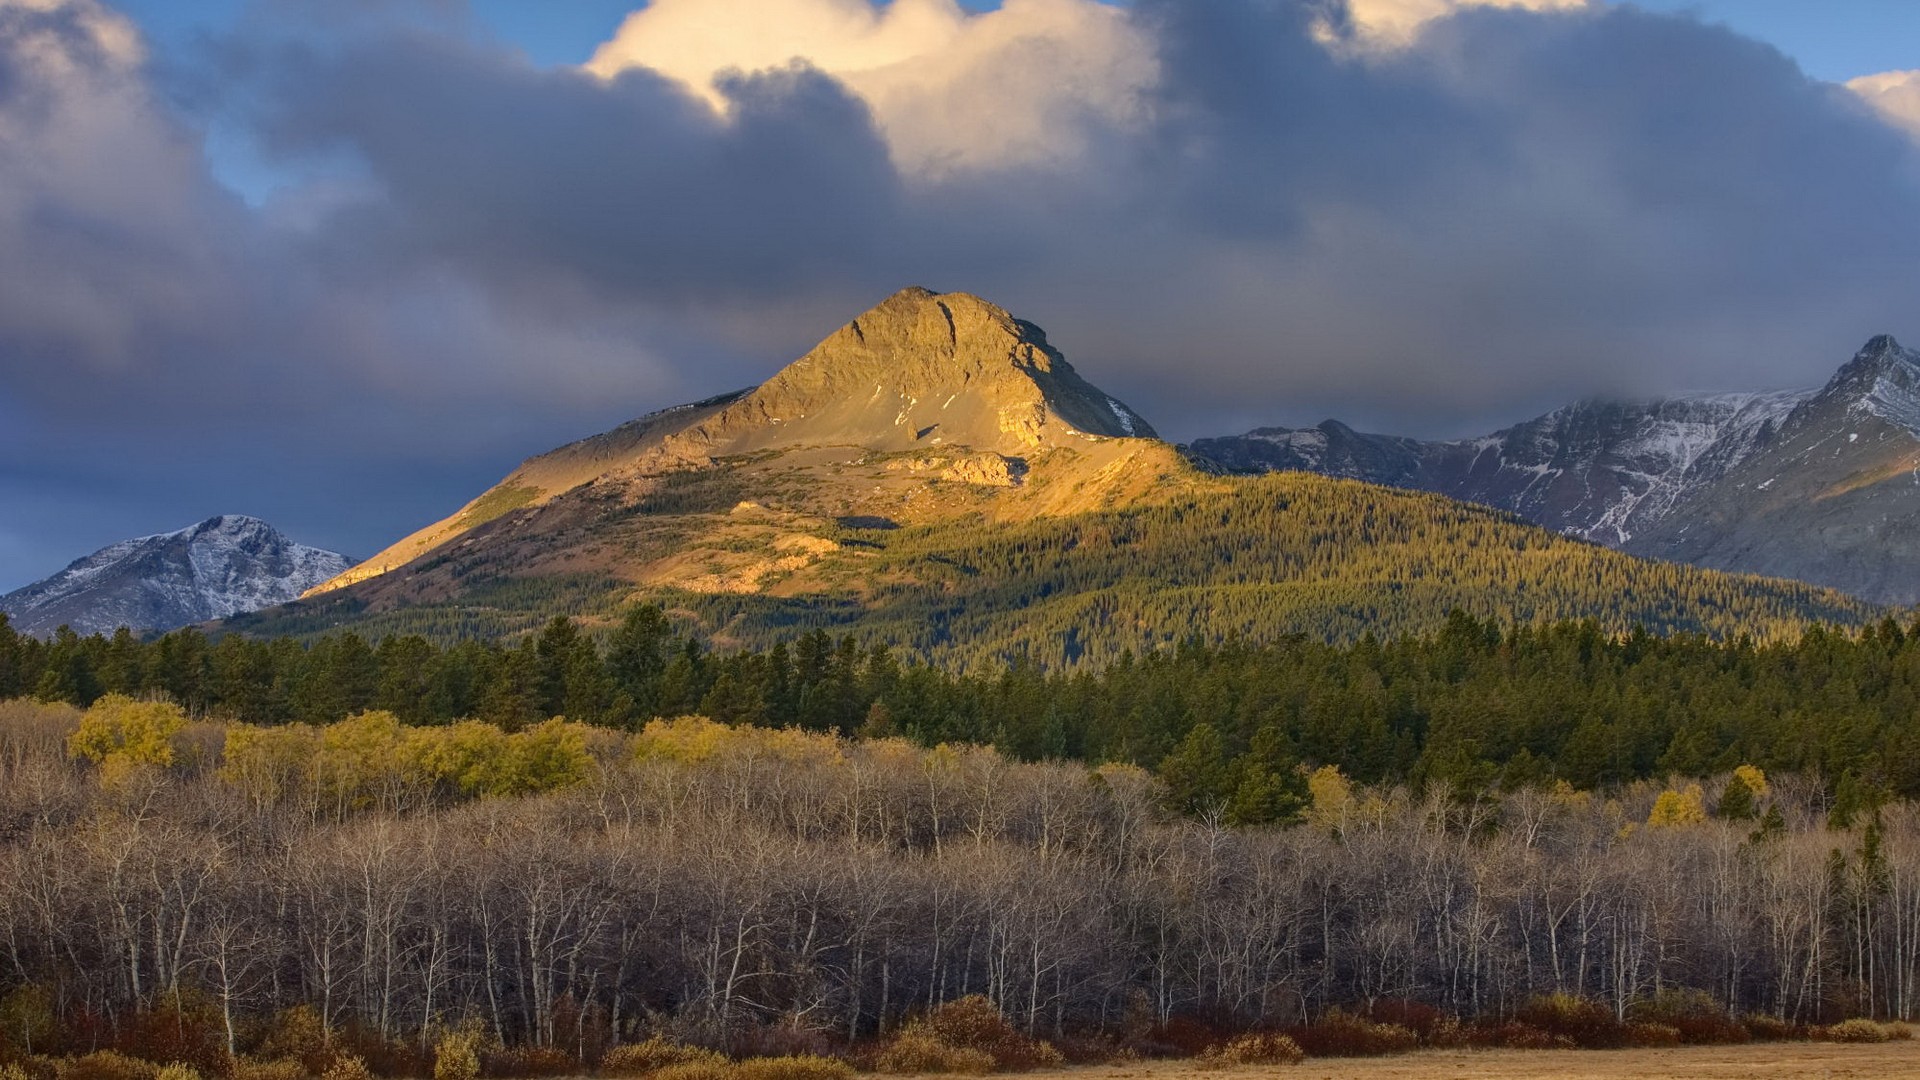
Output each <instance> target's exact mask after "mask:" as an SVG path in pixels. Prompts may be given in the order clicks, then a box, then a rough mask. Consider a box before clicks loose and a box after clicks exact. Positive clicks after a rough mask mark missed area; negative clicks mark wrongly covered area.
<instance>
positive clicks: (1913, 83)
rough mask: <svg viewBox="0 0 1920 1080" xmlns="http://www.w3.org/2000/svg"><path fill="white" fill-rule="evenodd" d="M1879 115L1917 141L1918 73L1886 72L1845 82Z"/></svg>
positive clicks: (1919, 111) (1919, 114)
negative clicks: (1910, 134)
mask: <svg viewBox="0 0 1920 1080" xmlns="http://www.w3.org/2000/svg"><path fill="white" fill-rule="evenodd" d="M1847 89H1849V90H1852V91H1853V92H1854V93H1856V94H1859V95H1860V97H1861V99H1862V100H1864V101H1865V102H1866V103H1867V104H1869V105H1871V106H1873V107H1874V109H1875V110H1877V111H1878V112H1879V113H1880V115H1881V116H1884V117H1886V118H1887V120H1889V121H1891V122H1892V123H1894V124H1896V125H1898V126H1899V127H1901V128H1903V129H1904V130H1906V131H1908V132H1911V133H1912V134H1913V135H1914V136H1915V137H1917V138H1920V71H1888V72H1883V73H1881V74H1879V75H1864V76H1862V77H1860V78H1858V79H1854V80H1853V81H1851V82H1849V83H1847Z"/></svg>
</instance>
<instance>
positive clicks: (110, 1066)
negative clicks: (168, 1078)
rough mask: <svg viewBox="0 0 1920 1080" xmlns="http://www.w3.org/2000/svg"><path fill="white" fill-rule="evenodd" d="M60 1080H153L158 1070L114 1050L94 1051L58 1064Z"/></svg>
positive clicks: (151, 1065) (149, 1064) (147, 1063)
mask: <svg viewBox="0 0 1920 1080" xmlns="http://www.w3.org/2000/svg"><path fill="white" fill-rule="evenodd" d="M59 1068H60V1073H59V1075H60V1080H155V1076H156V1074H158V1073H159V1071H160V1070H159V1068H158V1067H156V1066H155V1065H154V1064H153V1063H151V1062H147V1061H141V1060H140V1059H139V1058H133V1057H128V1056H127V1055H125V1054H122V1053H120V1052H118V1051H115V1050H96V1051H94V1052H93V1053H91V1054H87V1055H86V1056H84V1057H77V1058H68V1059H67V1060H65V1061H63V1062H61V1063H60V1066H59Z"/></svg>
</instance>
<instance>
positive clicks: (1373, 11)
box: [1320, 0, 1595, 48]
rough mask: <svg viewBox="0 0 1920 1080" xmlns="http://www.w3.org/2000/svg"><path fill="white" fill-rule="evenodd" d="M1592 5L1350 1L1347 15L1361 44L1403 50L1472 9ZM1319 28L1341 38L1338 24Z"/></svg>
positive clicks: (1580, 1)
mask: <svg viewBox="0 0 1920 1080" xmlns="http://www.w3.org/2000/svg"><path fill="white" fill-rule="evenodd" d="M1593 6H1595V4H1594V2H1593V0H1349V2H1348V3H1347V4H1346V13H1347V18H1348V20H1349V26H1350V27H1351V30H1352V32H1353V34H1354V35H1355V36H1356V37H1357V38H1358V39H1359V40H1360V42H1361V43H1362V44H1364V45H1366V46H1368V47H1376V48H1377V47H1385V48H1405V47H1406V46H1408V45H1411V44H1413V42H1414V40H1415V39H1416V38H1418V37H1419V35H1420V31H1421V30H1422V29H1424V28H1425V27H1426V26H1427V24H1429V23H1431V22H1434V21H1435V20H1437V19H1443V18H1446V17H1447V16H1449V15H1453V14H1455V13H1457V12H1460V11H1465V10H1468V9H1471V8H1511V9H1516V10H1522V11H1568V10H1574V9H1579V8H1591V7H1593ZM1322 27H1323V28H1322V29H1321V30H1320V33H1321V34H1322V35H1323V36H1329V37H1334V38H1338V37H1339V36H1340V30H1339V28H1338V27H1337V25H1335V24H1333V23H1327V24H1322Z"/></svg>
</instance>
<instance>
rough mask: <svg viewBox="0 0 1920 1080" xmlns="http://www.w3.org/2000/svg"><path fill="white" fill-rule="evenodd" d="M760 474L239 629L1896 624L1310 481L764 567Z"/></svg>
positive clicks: (817, 553) (1438, 504)
mask: <svg viewBox="0 0 1920 1080" xmlns="http://www.w3.org/2000/svg"><path fill="white" fill-rule="evenodd" d="M1063 452H1064V451H1063ZM746 467H747V466H745V465H740V466H715V467H713V468H710V469H707V470H704V471H701V472H696V473H682V474H677V476H678V479H677V480H676V481H675V486H674V487H673V489H672V492H671V493H670V494H668V493H656V494H654V495H651V496H648V497H647V498H646V499H643V500H642V501H641V502H640V503H638V504H636V505H635V506H634V507H618V506H614V505H612V504H611V503H608V502H606V501H605V500H601V502H600V503H599V504H597V506H598V508H597V509H594V510H593V511H592V513H591V514H589V517H593V516H594V515H605V516H606V518H607V520H598V519H597V518H596V519H595V520H597V522H598V523H597V524H583V523H582V522H581V521H577V520H575V518H577V517H578V516H579V515H580V514H581V513H585V512H586V511H585V509H584V508H583V506H580V505H575V503H585V502H590V501H591V500H590V499H589V494H590V493H583V494H581V495H579V496H577V497H575V498H574V502H566V501H562V502H560V503H555V504H551V505H549V506H548V507H545V508H542V509H540V510H539V511H529V513H530V514H534V515H535V516H536V517H538V516H540V515H547V516H557V517H560V518H563V519H564V520H565V522H566V523H567V525H566V527H565V528H564V529H563V528H561V527H560V526H559V525H554V524H549V525H544V526H543V525H538V524H537V523H535V518H529V519H527V520H528V522H529V524H527V525H526V527H525V528H524V529H520V528H515V529H510V530H508V531H509V532H512V533H513V536H514V537H519V539H514V538H512V537H508V538H505V539H501V540H498V541H496V542H493V543H491V544H487V543H478V542H476V546H475V547H474V548H473V549H471V550H469V549H467V548H464V547H456V548H455V549H453V550H449V551H448V552H446V553H445V554H444V555H438V556H433V557H430V558H427V559H425V560H423V561H422V562H420V563H418V564H416V565H415V566H413V567H412V568H411V569H409V570H407V571H405V572H399V571H396V572H395V573H393V574H389V575H387V577H385V578H380V579H375V580H374V581H370V582H367V583H365V584H364V585H360V586H356V587H355V588H353V589H348V590H346V591H344V592H336V593H331V594H328V595H326V596H321V597H316V598H313V599H311V600H307V601H303V602H301V603H299V604H295V605H291V606H288V607H283V608H277V609H273V610H271V611H269V612H266V613H262V614H260V615H254V616H245V617H242V618H240V619H237V620H234V621H233V622H231V623H230V624H229V625H230V627H231V628H232V629H234V630H238V631H241V632H246V633H250V634H254V635H258V636H274V635H293V636H299V637H302V638H304V639H308V640H311V639H314V638H317V637H319V636H321V635H322V634H325V633H327V632H330V631H333V630H338V629H352V630H355V631H357V632H358V633H360V634H362V635H363V636H367V637H369V638H373V637H385V636H389V635H403V636H404V635H419V636H421V637H424V638H426V639H428V640H430V641H435V642H439V643H442V644H450V643H453V642H457V641H461V640H465V639H468V638H475V637H482V638H501V637H512V636H515V635H518V634H523V633H527V632H531V631H537V630H538V629H539V628H540V627H541V626H542V625H543V624H544V623H545V622H546V621H547V620H548V619H549V618H551V617H552V616H554V615H556V614H560V615H569V616H575V617H579V618H581V619H582V620H583V621H584V622H585V623H587V624H588V625H589V626H590V627H591V626H605V625H608V624H611V623H612V622H614V621H615V620H617V619H618V618H619V617H620V612H622V611H623V610H625V609H626V608H627V607H629V606H631V604H632V603H634V602H636V601H647V602H656V603H658V604H659V605H661V606H662V607H665V608H667V609H669V610H672V611H674V612H675V613H676V614H678V615H679V616H681V617H683V618H685V619H688V620H690V621H691V622H692V623H693V625H694V626H695V627H697V628H698V629H699V630H701V631H702V632H703V634H704V635H705V636H707V637H709V638H711V639H713V640H716V641H718V642H721V643H723V644H727V645H748V646H756V647H766V646H770V645H772V644H774V643H776V642H780V641H791V640H792V639H793V638H794V637H796V636H797V635H798V634H800V633H803V632H805V631H807V630H810V629H825V630H828V631H831V632H833V633H836V634H839V633H846V632H852V633H856V634H858V635H859V636H860V637H861V638H862V639H863V640H865V641H870V642H874V643H880V644H885V645H888V646H890V647H892V648H894V649H896V650H897V651H899V652H900V653H901V654H902V655H904V656H909V657H912V658H914V659H919V660H928V661H933V662H938V663H940V664H941V665H943V666H947V667H960V668H967V669H971V670H976V671H995V670H998V669H1000V668H1002V667H1004V666H1006V665H1007V664H1008V663H1011V662H1017V661H1032V662H1034V663H1037V664H1039V665H1041V666H1044V667H1047V668H1049V669H1051V668H1059V667H1068V666H1077V665H1081V664H1089V665H1095V666H1098V665H1104V664H1107V663H1112V662H1114V661H1115V660H1117V659H1119V658H1120V657H1121V656H1122V655H1123V654H1126V653H1129V652H1131V653H1133V654H1135V655H1142V654H1145V653H1148V652H1152V651H1155V650H1157V649H1162V648H1165V647H1167V646H1170V645H1173V644H1176V643H1178V642H1181V641H1183V640H1185V639H1187V638H1190V637H1192V638H1197V639H1199V640H1201V641H1203V642H1206V643H1209V644H1219V643H1224V642H1227V641H1239V642H1245V643H1252V644H1264V643H1269V642H1274V641H1279V640H1282V639H1284V638H1286V637H1288V636H1290V635H1294V634H1306V635H1309V636H1312V637H1317V638H1326V639H1328V640H1334V641H1352V640H1356V639H1358V638H1360V637H1361V636H1363V635H1365V634H1369V633H1371V634H1375V635H1378V636H1381V637H1397V636H1402V635H1407V634H1425V633H1431V632H1433V631H1435V630H1438V629H1439V628H1440V627H1441V626H1442V625H1443V624H1444V623H1445V621H1446V618H1447V615H1448V613H1449V612H1451V611H1454V610H1456V609H1457V610H1461V611H1466V612H1468V613H1470V614H1472V615H1474V616H1475V617H1476V618H1481V619H1494V620H1497V621H1500V622H1501V623H1503V624H1504V623H1517V624H1522V625H1541V624H1545V623H1550V622H1555V621H1561V620H1568V619H1582V618H1591V619H1594V620H1596V621H1597V622H1598V623H1599V625H1600V626H1601V628H1602V629H1603V630H1606V631H1609V632H1619V633H1624V632H1626V631H1628V630H1629V629H1631V628H1633V627H1635V626H1640V627H1644V628H1646V629H1647V630H1649V631H1651V632H1654V633H1667V632H1689V633H1704V634H1709V635H1712V636H1715V637H1719V638H1724V639H1732V638H1734V637H1736V636H1738V635H1741V634H1748V635H1752V636H1754V637H1756V638H1758V639H1761V640H1776V639H1781V638H1791V637H1795V636H1797V635H1798V634H1799V633H1800V631H1801V630H1803V629H1804V628H1805V627H1807V626H1808V625H1810V624H1813V623H1838V624H1844V625H1854V626H1857V625H1860V624H1862V623H1864V622H1866V621H1870V620H1872V619H1876V618H1878V617H1880V616H1879V613H1878V610H1877V609H1875V608H1873V607H1872V606H1870V605H1866V604H1862V603H1859V602H1857V601H1854V600H1852V599H1850V598H1847V597H1845V596H1842V595H1840V594H1838V593H1833V592H1829V591H1826V590H1822V589H1818V588H1814V587H1812V586H1807V585H1802V584H1799V583H1794V582H1785V581H1775V580H1769V579H1764V578H1754V577H1740V576H1734V575H1728V574H1722V573H1717V572H1714V571H1708V570H1701V569H1698V568H1695V567H1689V566H1682V565H1677V564H1671V563H1656V562H1648V561H1644V560H1639V559H1634V558H1631V557H1628V556H1625V555H1621V554H1619V553H1617V552H1613V551H1609V550H1607V549H1604V548H1601V547H1598V546H1595V545H1591V544H1587V543H1584V542H1581V541H1578V540H1571V539H1568V538H1566V537H1562V536H1558V535H1556V534H1553V533H1549V532H1547V531H1545V530H1543V529H1539V528H1537V527H1534V526H1531V525H1527V524H1525V523H1523V522H1521V521H1520V520H1518V519H1517V518H1513V517H1511V516H1509V515H1506V514H1503V513H1499V512H1497V511H1493V510H1488V509H1486V508H1484V507H1476V506H1471V505H1468V504H1465V503H1458V502H1453V501H1450V500H1447V499H1444V498H1441V497H1439V496H1434V495H1426V494H1421V493H1416V492H1406V491H1396V490H1391V489H1387V488H1379V487H1372V486H1368V485H1365V484H1358V483H1353V482H1350V481H1342V480H1332V479H1328V478H1325V477H1318V476H1311V475H1307V474H1301V473H1288V474H1277V475H1273V476H1266V477H1259V478H1251V479H1238V480H1234V481H1232V482H1230V483H1227V484H1226V486H1224V487H1217V488H1215V487H1207V488H1202V489H1200V490H1189V491H1187V493H1185V494H1178V495H1176V496H1175V497H1171V498H1166V499H1163V500H1160V501H1151V502H1145V503H1141V502H1136V503H1131V504H1129V505H1125V506H1120V507H1115V508H1111V509H1105V510H1097V511H1089V512H1085V513H1075V514H1067V515H1038V516H1031V517H1023V518H1021V519H1018V520H1012V521H1007V520H992V519H990V518H988V517H986V516H984V515H974V516H963V517H959V518H941V519H938V520H934V521H931V522H927V523H922V524H909V525H903V526H899V527H892V525H891V523H889V522H885V521H881V520H868V519H861V518H849V519H841V520H838V521H829V522H818V523H816V524H817V525H818V528H817V529H814V531H812V532H808V533H807V534H806V537H807V543H808V544H809V545H811V546H808V547H806V548H805V552H806V554H805V555H804V556H800V555H793V556H789V557H788V558H787V559H785V560H784V561H781V562H778V563H776V564H764V563H757V562H753V559H757V558H758V557H757V556H753V557H752V558H749V555H750V553H751V552H754V551H758V550H760V548H761V547H763V546H765V545H766V544H769V543H774V544H778V543H781V542H787V543H789V545H790V547H791V546H792V545H793V544H796V543H798V542H797V541H791V537H793V536H797V535H800V534H799V533H795V532H793V531H792V530H793V529H796V528H800V527H801V526H798V525H795V524H794V523H792V522H786V523H784V524H782V525H781V526H780V528H781V529H782V530H785V531H784V532H782V533H781V535H783V536H786V537H788V538H789V540H788V541H778V540H769V539H768V537H767V536H766V535H762V534H763V533H766V532H767V531H768V529H769V528H771V527H770V526H761V525H755V524H753V523H752V522H748V523H744V524H743V522H742V520H741V518H742V516H743V515H742V514H741V513H739V512H737V507H738V506H739V505H742V504H739V503H738V500H739V499H741V498H743V497H745V495H746V492H747V490H748V489H747V488H745V487H742V486H741V485H740V484H739V483H736V482H733V481H732V480H731V474H732V470H733V469H735V468H739V469H744V468H746ZM794 482H795V483H800V481H799V480H795V481H794ZM806 482H807V483H811V482H812V481H810V480H808V481H806ZM926 484H927V485H931V486H932V487H934V488H938V487H939V482H938V481H937V480H934V481H927V482H926ZM753 490H755V491H756V492H757V493H758V494H759V497H761V498H766V497H767V496H766V495H765V492H764V489H760V488H756V489H753ZM760 513H762V511H753V512H749V513H747V514H745V515H744V516H746V517H748V518H754V517H756V515H758V514H760ZM570 515H571V516H570ZM614 518H619V519H622V520H627V521H629V522H630V523H631V529H630V531H629V532H625V533H622V532H620V531H619V530H618V529H616V528H615V527H614V525H613V524H610V523H609V522H610V521H611V519H614ZM806 527H807V528H813V527H812V526H806ZM816 533H817V535H816ZM581 536H593V537H599V538H600V540H599V541H598V543H599V544H601V545H603V546H605V547H607V548H608V549H609V550H610V551H618V552H623V553H624V554H622V555H620V557H619V558H620V565H622V566H627V567H629V568H631V567H632V566H646V565H652V564H653V563H654V561H655V560H666V561H668V562H670V563H671V564H672V565H673V566H675V567H677V568H680V569H679V571H678V572H680V573H681V574H682V579H681V580H679V582H678V584H675V583H672V582H665V583H663V582H661V581H658V580H651V579H648V578H647V575H646V574H640V575H639V578H640V580H635V579H634V577H633V576H632V575H631V574H627V572H626V571H621V572H620V573H619V574H616V573H613V572H612V571H609V572H608V573H606V574H594V573H588V572H585V571H583V570H577V569H576V570H573V571H570V572H566V573H558V572H538V573H536V572H534V570H535V569H537V568H539V567H542V566H549V564H548V563H546V562H543V561H542V560H545V559H548V558H558V557H559V556H558V554H557V552H560V551H564V550H568V549H566V548H564V547H562V548H558V549H554V550H551V551H549V550H547V548H548V547H550V546H551V544H555V543H560V544H563V545H564V544H572V543H575V542H576V541H577V540H578V538H579V537H581ZM543 537H545V538H548V539H542V538H543ZM729 537H731V538H732V539H731V540H729V539H728V538H729ZM580 542H584V541H580ZM702 544H705V545H709V546H711V545H715V544H719V545H721V546H723V547H726V546H728V545H733V546H732V550H730V551H728V552H717V553H712V558H713V560H714V562H713V564H712V565H714V566H717V567H724V566H727V565H732V562H738V561H739V560H743V559H744V560H747V561H748V562H749V563H752V564H753V565H755V566H757V567H759V568H760V570H765V573H764V574H760V573H759V571H758V570H756V571H755V574H756V576H754V577H753V579H752V587H750V588H749V587H746V586H745V585H744V584H742V581H741V579H739V577H738V574H739V571H735V572H734V576H733V577H731V578H729V577H727V576H726V575H725V574H721V573H720V572H719V571H717V570H716V571H714V572H713V573H711V574H709V575H708V576H707V577H706V578H704V579H702V580H704V581H705V584H704V585H702V586H701V587H700V588H698V589H694V588H688V587H687V580H686V579H685V564H686V562H687V560H688V559H690V558H692V559H694V561H696V562H698V561H699V558H706V556H702V555H699V552H698V551H695V552H694V555H693V556H689V555H688V554H687V552H688V550H689V547H688V545H692V546H693V548H700V546H701V545H702ZM536 548H537V549H540V550H539V551H535V550H532V549H536ZM542 552H544V554H543V553H542ZM695 556H698V558H695ZM730 560H731V562H730ZM578 564H579V560H573V561H571V562H568V563H567V565H578ZM701 565H706V564H705V563H702V564H701ZM769 566H771V568H769ZM549 569H550V567H549ZM622 574H626V576H621V575H622ZM382 590H384V591H382Z"/></svg>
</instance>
